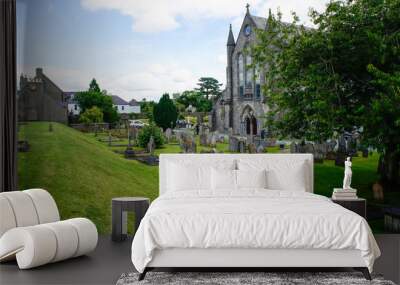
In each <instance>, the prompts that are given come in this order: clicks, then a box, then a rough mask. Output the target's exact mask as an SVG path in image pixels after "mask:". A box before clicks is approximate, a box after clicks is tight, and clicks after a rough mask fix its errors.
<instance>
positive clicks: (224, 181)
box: [211, 167, 237, 191]
mask: <svg viewBox="0 0 400 285" xmlns="http://www.w3.org/2000/svg"><path fill="white" fill-rule="evenodd" d="M211 183H212V189H213V190H214V191H234V190H236V189H237V181H236V170H233V169H221V168H215V167H213V168H212V170H211Z"/></svg>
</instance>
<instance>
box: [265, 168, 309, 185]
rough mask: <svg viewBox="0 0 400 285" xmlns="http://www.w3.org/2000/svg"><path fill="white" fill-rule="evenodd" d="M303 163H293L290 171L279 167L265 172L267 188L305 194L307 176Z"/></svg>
mask: <svg viewBox="0 0 400 285" xmlns="http://www.w3.org/2000/svg"><path fill="white" fill-rule="evenodd" d="M305 173H306V167H305V163H304V162H301V163H295V164H293V165H291V167H290V169H282V168H279V167H276V168H272V169H269V170H267V181H268V182H267V188H268V189H274V190H289V191H302V192H306V187H307V176H306V175H305Z"/></svg>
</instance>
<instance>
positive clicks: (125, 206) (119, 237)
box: [111, 197, 150, 241]
mask: <svg viewBox="0 0 400 285" xmlns="http://www.w3.org/2000/svg"><path fill="white" fill-rule="evenodd" d="M111 205H112V234H111V238H112V240H113V241H123V240H125V239H126V238H127V222H128V220H127V218H128V216H127V212H128V211H132V212H134V213H135V231H136V230H137V229H138V227H139V224H140V221H141V220H142V219H143V217H144V215H145V214H146V211H147V209H148V208H149V205H150V199H149V198H143V197H120V198H113V199H112V202H111Z"/></svg>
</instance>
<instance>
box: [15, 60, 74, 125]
mask: <svg viewBox="0 0 400 285" xmlns="http://www.w3.org/2000/svg"><path fill="white" fill-rule="evenodd" d="M19 84H20V88H19V91H18V120H19V121H20V122H23V121H53V122H60V123H67V121H68V108H67V107H68V103H67V97H66V94H65V93H64V91H62V90H61V89H60V87H58V86H57V85H56V84H55V83H54V82H53V81H51V80H50V78H48V77H47V76H46V75H45V74H44V73H43V69H42V68H37V69H36V75H35V77H33V78H28V77H27V76H24V75H21V77H20V83H19Z"/></svg>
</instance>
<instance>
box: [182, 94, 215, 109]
mask: <svg viewBox="0 0 400 285" xmlns="http://www.w3.org/2000/svg"><path fill="white" fill-rule="evenodd" d="M176 101H177V102H178V103H180V104H182V105H184V106H185V108H187V107H189V106H190V105H192V106H193V107H195V108H196V110H197V111H198V112H210V111H211V109H212V100H211V99H207V98H206V96H205V95H204V94H203V93H201V92H200V91H198V90H186V91H183V92H182V94H180V96H179V97H178V98H177V99H176Z"/></svg>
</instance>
